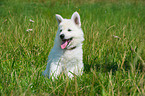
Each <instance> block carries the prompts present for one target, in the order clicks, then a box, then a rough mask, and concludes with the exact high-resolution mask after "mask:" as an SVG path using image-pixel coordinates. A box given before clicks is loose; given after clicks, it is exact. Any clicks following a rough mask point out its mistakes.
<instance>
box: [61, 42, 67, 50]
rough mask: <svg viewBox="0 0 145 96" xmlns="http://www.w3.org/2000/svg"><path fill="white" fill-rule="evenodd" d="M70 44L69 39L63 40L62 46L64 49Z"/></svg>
mask: <svg viewBox="0 0 145 96" xmlns="http://www.w3.org/2000/svg"><path fill="white" fill-rule="evenodd" d="M67 44H68V41H67V40H66V41H63V42H62V44H61V48H62V49H64V48H65V47H66V46H67Z"/></svg>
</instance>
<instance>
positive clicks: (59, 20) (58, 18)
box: [55, 14, 63, 25]
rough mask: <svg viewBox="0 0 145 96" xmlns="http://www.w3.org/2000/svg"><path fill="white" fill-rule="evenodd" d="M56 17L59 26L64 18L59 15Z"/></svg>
mask: <svg viewBox="0 0 145 96" xmlns="http://www.w3.org/2000/svg"><path fill="white" fill-rule="evenodd" d="M55 17H56V20H57V22H58V25H59V24H60V23H61V22H62V20H63V18H62V17H61V16H60V15H58V14H56V15H55Z"/></svg>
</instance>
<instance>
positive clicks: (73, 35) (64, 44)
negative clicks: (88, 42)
mask: <svg viewBox="0 0 145 96" xmlns="http://www.w3.org/2000/svg"><path fill="white" fill-rule="evenodd" d="M56 19H57V22H58V32H57V35H58V36H59V37H57V38H59V41H60V44H61V45H60V46H61V48H62V49H72V48H75V47H78V46H80V45H81V44H82V41H83V40H84V37H83V31H82V29H81V21H80V15H79V14H78V12H74V13H73V15H72V17H71V19H64V18H62V17H61V16H60V15H58V14H56Z"/></svg>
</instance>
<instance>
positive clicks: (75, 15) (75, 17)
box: [71, 12, 81, 27]
mask: <svg viewBox="0 0 145 96" xmlns="http://www.w3.org/2000/svg"><path fill="white" fill-rule="evenodd" d="M71 19H72V20H73V21H74V23H75V24H76V25H77V26H79V27H81V20H80V15H79V13H78V12H74V13H73V15H72V17H71Z"/></svg>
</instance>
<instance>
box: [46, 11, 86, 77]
mask: <svg viewBox="0 0 145 96" xmlns="http://www.w3.org/2000/svg"><path fill="white" fill-rule="evenodd" d="M56 19H57V22H58V31H57V34H56V37H55V42H54V46H53V48H52V50H51V52H50V54H49V56H48V63H47V66H46V70H45V71H44V72H43V75H44V76H47V77H49V78H50V77H52V78H54V77H55V78H56V77H57V76H58V75H59V74H61V73H64V74H66V75H67V76H69V77H70V78H72V77H73V76H74V75H73V74H75V75H81V74H82V72H83V68H84V65H83V50H82V42H83V41H84V37H83V35H84V34H83V31H82V29H81V21H80V16H79V14H78V13H77V12H74V13H73V15H72V17H71V19H64V18H62V17H61V16H60V15H58V14H56Z"/></svg>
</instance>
